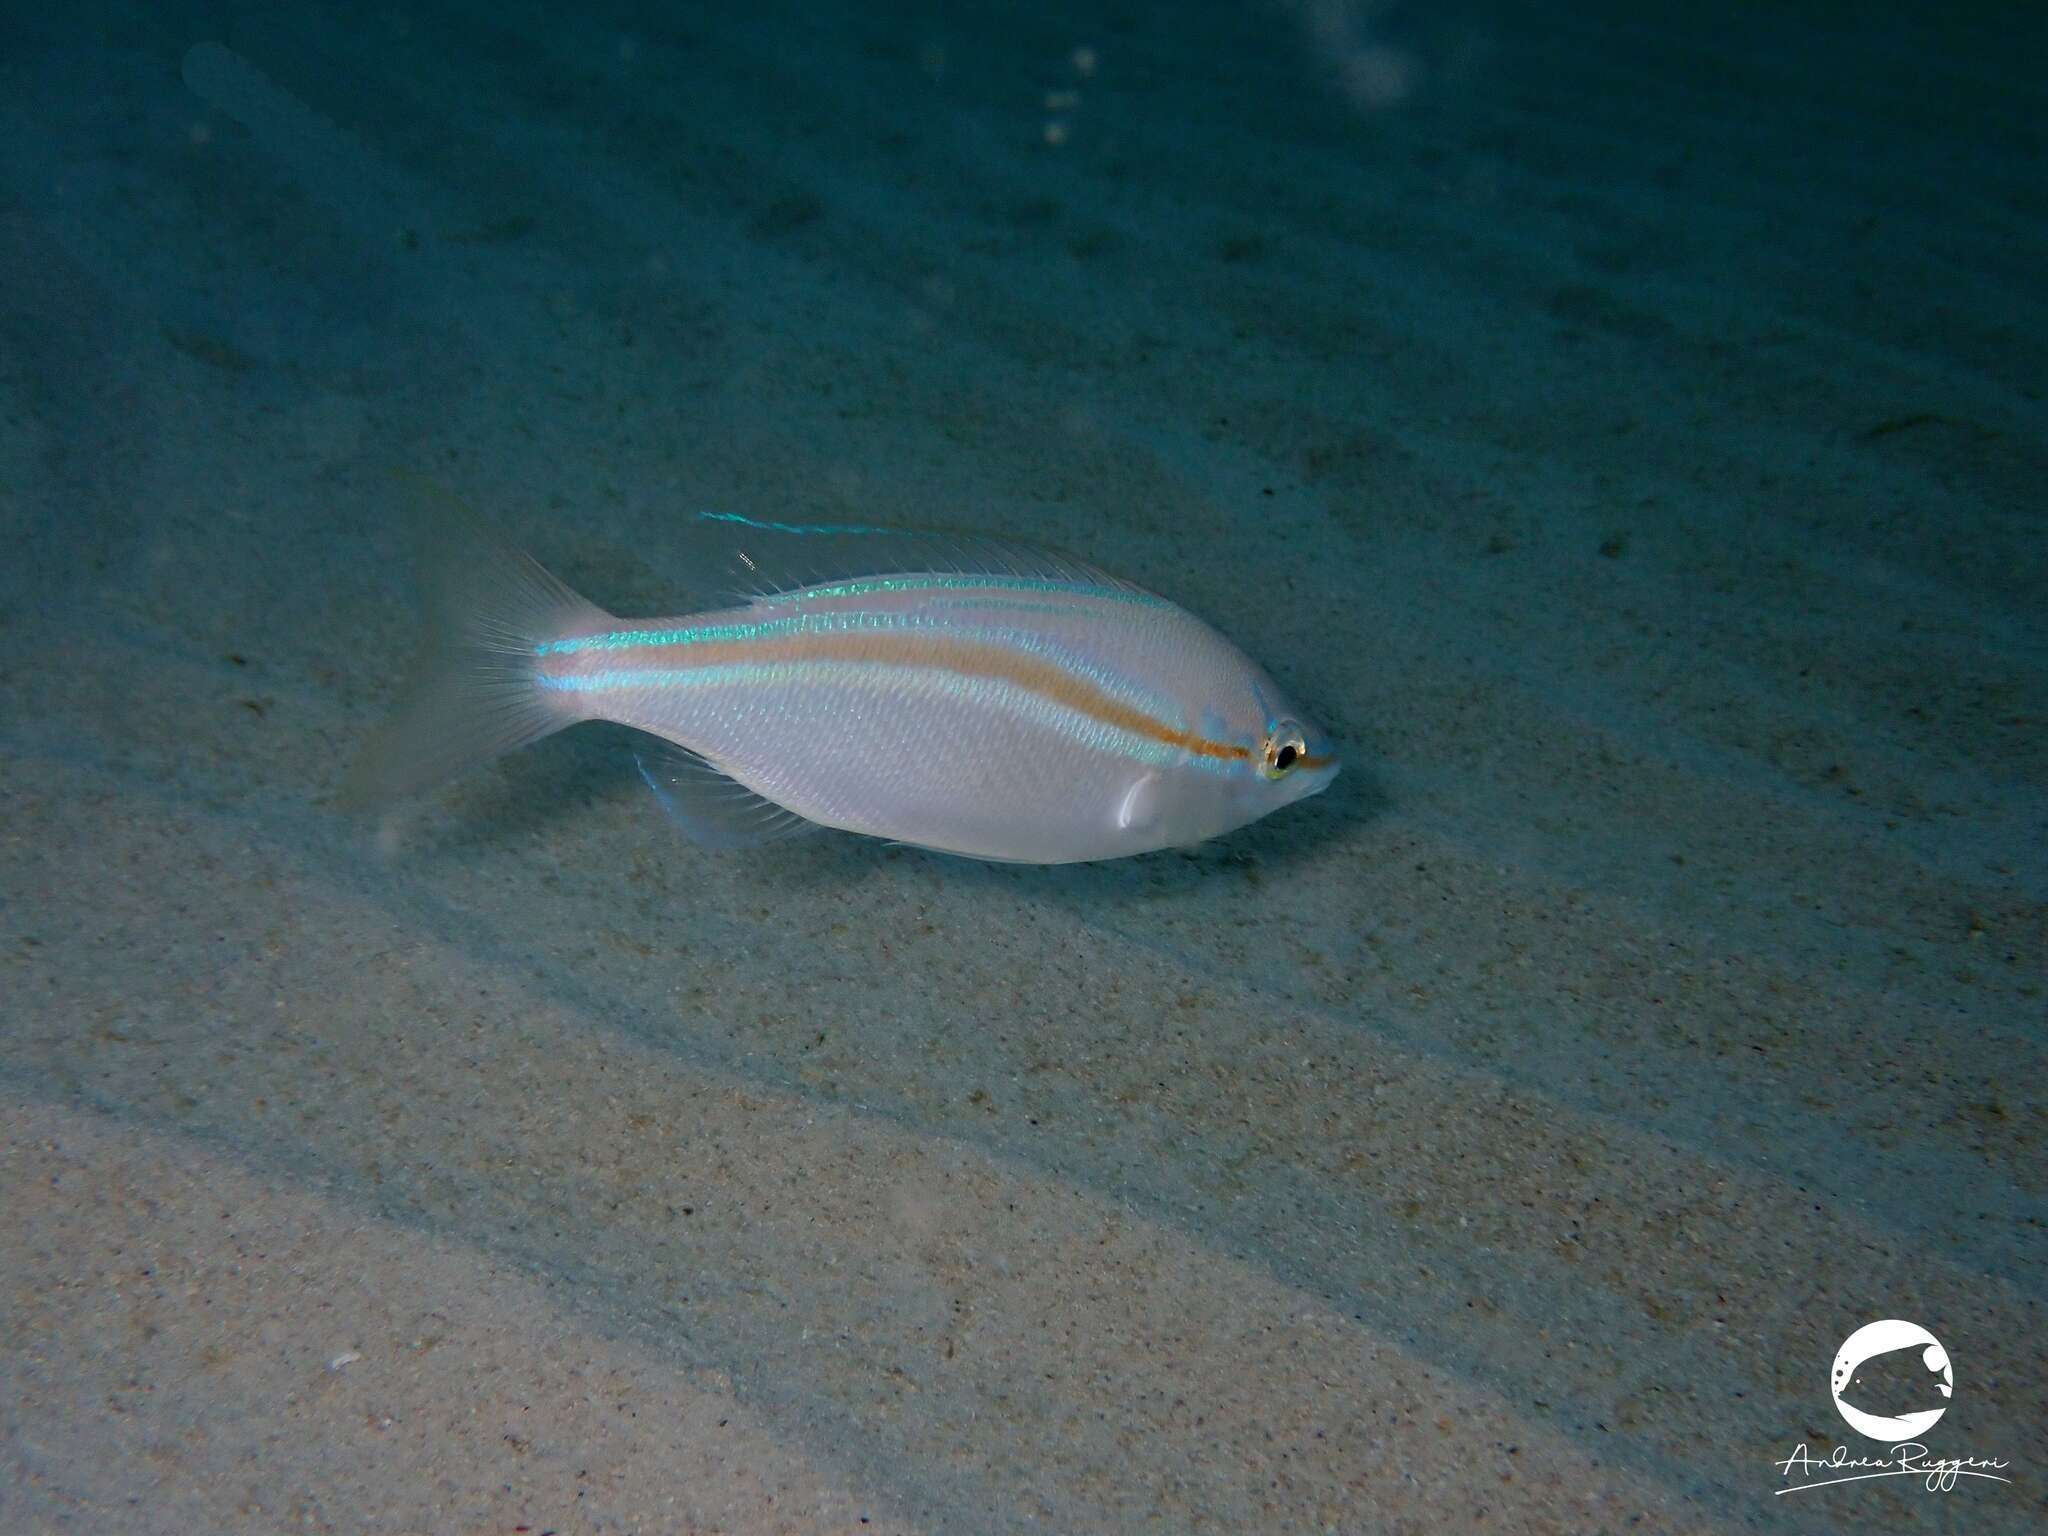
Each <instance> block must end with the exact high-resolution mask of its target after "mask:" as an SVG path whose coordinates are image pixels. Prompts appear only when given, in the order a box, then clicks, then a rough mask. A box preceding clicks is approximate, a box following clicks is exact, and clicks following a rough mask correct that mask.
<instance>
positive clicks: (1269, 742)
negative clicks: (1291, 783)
mask: <svg viewBox="0 0 2048 1536" xmlns="http://www.w3.org/2000/svg"><path fill="white" fill-rule="evenodd" d="M1307 756H1308V738H1307V737H1306V736H1304V735H1303V734H1302V730H1301V727H1300V726H1298V725H1296V724H1295V723H1294V722H1293V721H1291V720H1286V721H1282V722H1281V723H1280V724H1278V725H1276V726H1274V727H1273V728H1272V730H1270V731H1268V732H1267V733H1266V740H1265V744H1264V745H1263V747H1262V748H1261V749H1260V753H1259V758H1260V764H1259V771H1260V772H1261V773H1263V774H1264V775H1265V776H1266V777H1267V778H1269V779H1280V778H1285V777H1286V776H1287V775H1288V774H1289V773H1291V772H1292V771H1293V770H1294V769H1295V768H1297V767H1299V766H1300V764H1301V760H1302V759H1303V758H1305V757H1307Z"/></svg>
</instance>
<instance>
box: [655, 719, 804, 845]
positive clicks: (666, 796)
mask: <svg viewBox="0 0 2048 1536" xmlns="http://www.w3.org/2000/svg"><path fill="white" fill-rule="evenodd" d="M633 763H634V766H635V767H637V768H638V769H639V770H640V777H641V778H643V779H645V780H646V781H647V787H648V788H649V789H651V790H653V791H654V798H655V799H656V800H657V801H658V802H660V805H661V808H662V810H663V811H665V812H667V813H668V819H669V820H670V821H672V822H674V823H675V824H676V825H677V827H679V828H681V829H682V833H683V835H684V836H685V837H687V838H689V839H690V841H691V842H693V843H695V844H697V846H698V847H700V848H716V849H721V850H731V849H740V848H759V847H761V846H762V845H764V844H767V843H774V842H780V841H781V840H782V839H784V838H787V837H795V836H797V835H799V834H800V833H804V832H815V831H816V830H818V824H817V823H816V822H814V821H810V820H808V819H806V818H805V817H802V816H799V815H798V814H797V813H796V812H795V811H792V810H790V809H789V808H788V807H787V806H782V805H777V804H776V803H775V802H774V801H773V800H770V799H768V798H767V797H766V796H765V795H758V794H756V793H755V792H754V791H753V790H751V789H749V788H747V786H746V785H744V784H742V783H740V782H739V780H737V779H735V778H733V777H732V776H731V775H730V774H727V773H724V772H722V771H721V770H720V769H718V768H716V767H714V766H713V765H712V764H711V763H709V762H707V761H706V760H705V759H703V758H702V757H699V756H698V755H697V754H696V753H695V752H692V751H690V750H689V749H688V748H686V747H679V746H676V745H675V744H674V743H672V742H667V741H657V742H655V743H654V744H652V745H650V746H649V747H648V748H647V749H646V750H644V751H641V752H636V753H634V754H633Z"/></svg>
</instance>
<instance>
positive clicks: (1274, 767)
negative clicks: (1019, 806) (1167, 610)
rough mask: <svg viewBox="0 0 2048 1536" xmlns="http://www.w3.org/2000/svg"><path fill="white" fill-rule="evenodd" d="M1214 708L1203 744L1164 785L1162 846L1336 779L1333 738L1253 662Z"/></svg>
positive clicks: (1209, 832)
mask: <svg viewBox="0 0 2048 1536" xmlns="http://www.w3.org/2000/svg"><path fill="white" fill-rule="evenodd" d="M1238 671H1239V673H1240V675H1239V676H1237V677H1234V678H1232V679H1231V686H1229V687H1228V688H1227V690H1224V692H1225V698H1226V702H1224V703H1223V704H1222V705H1221V706H1220V707H1219V706H1217V705H1213V704H1212V705H1210V706H1209V707H1208V708H1206V709H1204V710H1203V712H1202V715H1201V724H1200V727H1199V729H1198V731H1196V732H1195V733H1194V735H1195V736H1196V738H1197V741H1198V743H1199V745H1198V746H1197V747H1196V748H1194V749H1192V750H1191V752H1190V754H1189V756H1188V757H1187V759H1185V760H1184V764H1183V771H1182V772H1181V773H1179V774H1177V775H1171V776H1170V783H1169V784H1168V785H1167V786H1163V792H1164V794H1165V795H1166V797H1167V799H1168V800H1169V802H1170V803H1169V805H1168V806H1167V807H1166V809H1165V813H1164V815H1163V816H1162V818H1161V820H1162V822H1163V823H1164V825H1163V826H1162V828H1161V829H1160V831H1161V832H1162V834H1163V835H1162V836H1161V838H1160V842H1161V843H1162V844H1164V845H1166V846H1186V845H1187V844H1190V843H1198V842H1201V841H1203V840H1204V839H1206V838H1211V837H1217V836H1220V835H1221V834H1223V833H1225V832H1230V831H1234V830H1236V829H1237V828H1239V827H1242V826H1246V825H1248V824H1249V823H1251V822H1254V821H1257V820H1259V819H1260V818H1261V817H1263V816H1270V815H1272V814H1273V812H1275V811H1277V810H1280V809H1281V808H1282V807H1284V806H1289V805H1293V804H1294V803H1295V802H1296V801H1298V800H1306V799H1308V797H1309V796H1311V795H1316V794H1321V793H1322V792H1323V791H1324V790H1325V789H1328V788H1329V787H1330V782H1331V781H1332V780H1333V779H1335V778H1336V777H1337V772H1338V768H1339V764H1338V761H1337V755H1336V752H1335V750H1334V748H1333V746H1332V744H1331V742H1330V739H1329V737H1328V736H1327V735H1325V734H1324V733H1323V732H1322V731H1321V730H1319V729H1318V728H1317V727H1316V726H1315V725H1314V724H1312V723H1311V722H1310V721H1309V719H1308V717H1307V716H1306V715H1304V714H1303V713H1302V712H1301V711H1300V710H1299V709H1297V708H1295V707H1294V705H1293V704H1292V703H1291V702H1289V701H1288V700H1287V698H1286V697H1285V696H1284V695H1283V694H1282V693H1281V692H1280V690H1279V688H1278V687H1276V686H1275V685H1274V683H1273V681H1272V679H1270V678H1268V677H1267V676H1266V675H1265V674H1264V673H1263V672H1261V671H1260V670H1259V669H1258V668H1257V667H1255V666H1253V665H1252V664H1251V663H1250V662H1249V661H1243V662H1241V665H1240V667H1239V669H1238Z"/></svg>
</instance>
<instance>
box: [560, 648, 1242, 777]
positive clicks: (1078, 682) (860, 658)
mask: <svg viewBox="0 0 2048 1536" xmlns="http://www.w3.org/2000/svg"><path fill="white" fill-rule="evenodd" d="M628 658H630V660H629V659H628ZM548 660H550V661H553V660H557V659H556V658H549V659H548ZM559 661H561V662H567V663H569V665H565V666H563V667H562V668H561V670H562V672H563V673H573V672H577V671H583V670H590V671H599V670H605V671H609V670H613V669H620V670H624V669H629V668H632V667H635V666H640V665H659V666H661V667H662V668H664V669H667V670H674V671H686V670H688V669H690V668H692V667H700V666H702V667H715V666H733V665H745V666H753V665H760V664H763V663H770V662H776V661H798V662H803V661H853V662H878V663H881V664H883V665H887V666H928V667H935V668H938V669H940V670H943V671H947V672H958V673H961V674H963V675H965V676H968V677H978V678H982V679H984V680H995V681H1001V682H1006V683H1011V684H1014V685H1015V686H1017V687H1019V688H1022V689H1024V690H1026V691H1027V692H1030V693H1035V694H1037V695H1039V696H1040V697H1041V698H1046V699H1050V700H1052V701H1053V702H1054V703H1057V704H1061V705H1064V706H1065V707H1066V708H1068V709H1071V710H1073V711H1074V712H1075V713H1077V714H1081V715H1085V716H1087V717H1088V718H1089V719H1091V720H1097V721H1100V722H1101V723H1102V724H1104V725H1108V726H1114V727H1115V728H1116V729H1118V730H1121V731H1128V732H1130V733H1131V734H1132V735H1133V736H1142V737H1145V738H1146V739H1147V740H1150V741H1156V742H1160V743H1162V744H1164V745H1166V746H1169V747H1180V748H1182V749H1184V750H1186V751H1188V752H1191V753H1193V754H1194V755H1196V756H1197V757H1213V758H1220V759H1223V760H1225V761H1237V760H1241V759H1245V758H1249V757H1250V756H1251V751H1250V749H1249V748H1246V747H1241V746H1238V745H1236V744H1235V743H1233V742H1227V741H1210V740H1208V739H1206V738H1204V737H1201V736H1193V735H1190V734H1189V733H1188V732H1186V731H1177V730H1175V729H1174V728H1173V727H1172V726H1170V725H1167V724H1165V723H1164V722H1162V721H1159V720H1155V719H1153V718H1152V717H1151V716H1150V715H1148V714H1146V713H1145V712H1144V711H1143V710H1138V709H1133V708H1132V707H1131V706H1130V705H1128V704H1124V703H1121V702H1119V701H1118V700H1116V699H1113V698H1111V697H1110V696H1109V695H1108V694H1106V693H1104V692H1103V691H1102V690H1101V689H1100V688H1098V687H1096V686H1095V684H1093V683H1090V682H1087V681H1085V680H1083V679H1081V678H1078V677H1075V676H1073V675H1072V674H1070V673H1068V672H1065V671H1063V670H1061V669H1060V668H1059V667H1057V666H1055V665H1054V664H1053V663H1051V662H1049V661H1040V660H1039V659H1037V658H1036V657H1032V656H1020V655H1018V654H1017V653H1016V652H1015V651H1009V650H1005V649H1003V648H1002V647H1001V646H994V645H974V644H970V643H968V642H965V641H960V640H946V639H941V638H938V637H936V636H931V635H906V634H891V633H888V632H886V631H880V632H877V631H866V632H863V631H853V632H850V633H844V634H813V635H792V636H789V637H788V638H785V639H774V640H724V641H711V642H707V643H704V644H695V643H684V644H680V645H651V646H648V647H646V648H645V649H637V648H636V649H634V650H631V651H626V652H619V651H612V652H608V653H607V652H601V651H582V652H578V653H575V654H574V655H572V656H568V657H563V658H559ZM543 665H546V662H544V663H543Z"/></svg>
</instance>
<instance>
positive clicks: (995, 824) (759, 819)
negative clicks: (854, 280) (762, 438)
mask: <svg viewBox="0 0 2048 1536" xmlns="http://www.w3.org/2000/svg"><path fill="white" fill-rule="evenodd" d="M705 516H706V517H707V519H709V520H711V521H715V522H719V523H722V524H724V525H726V527H727V529H729V530H730V531H732V532H734V533H735V534H736V535H737V536H738V537H739V538H740V540H741V544H742V553H741V560H742V562H743V564H744V565H745V567H746V568H747V570H748V571H749V572H750V573H751V581H752V585H753V586H754V587H755V590H753V591H752V592H751V593H750V594H749V595H748V596H747V597H746V598H745V599H744V600H743V601H740V602H739V603H737V604H736V605H735V606H730V607H724V608H720V609H716V610H713V611H708V612H702V613H693V614H689V615H686V616H683V617H676V618H655V619H635V620H626V619H620V618H617V617H614V616H613V615H612V614H609V613H606V612H605V611H603V610H602V609H600V608H598V607H596V606H595V605H593V604H591V603H590V602H588V601H586V600H585V599H584V598H582V597H581V596H579V595H578V594H577V593H575V592H573V591H571V590H570V589H569V588H568V587H567V586H565V585H563V584H562V583H561V582H560V581H558V580H556V579H555V578H554V577H553V576H551V575H550V574H549V573H548V572H547V571H545V570H544V569H542V568H541V566H540V565H539V564H537V563H536V562H535V561H533V560H532V559H530V558H529V557H527V556H525V555H522V554H519V553H517V552H515V551H513V550H510V549H508V548H506V547H505V546H503V545H502V544H500V543H499V542H498V541H497V540H496V539H495V538H493V537H492V536H491V535H490V533H489V532H488V531H487V530H485V529H484V528H482V526H481V525H479V524H477V523H476V522H475V520H474V519H473V518H470V517H467V516H466V515H461V516H451V517H450V518H449V519H448V521H449V522H450V523H451V524H452V525H453V531H452V533H451V535H450V537H448V538H447V539H444V540H443V544H442V547H441V548H440V550H439V552H438V558H437V559H436V560H435V561H434V562H433V564H432V566H431V568H430V570H429V572H428V574H429V577H430V578H431V582H430V585H431V590H430V592H429V599H428V600H429V619H430V627H429V640H428V643H427V646H426V648H425V650H424V651H423V653H422V656H421V659H420V661H419V663H418V664H417V666H416V668H415V671H414V674H413V678H412V682H411V685H410V687H409V689H408V691H407V693H406V695H405V697H404V700H403V702H402V703H401V705H400V706H399V709H398V712H397V714H396V716H395V717H394V718H393V720H392V721H391V723H390V725H389V726H388V727H387V728H386V729H385V731H384V733H383V734H382V736H381V737H380V738H379V739H378V740H377V741H376V742H375V743H373V745H372V747H371V749H370V750H369V751H368V752H367V753H366V754H365V756H364V758H363V760H362V762H361V763H359V764H358V765H357V768H356V770H355V772H354V774H353V775H352V776H351V780H350V783H349V786H348V788H347V790H346V791H345V794H346V795H347V796H348V797H349V798H352V799H355V800H357V801H378V800H390V799H393V798H396V797H398V796H402V795H407V794H412V793H415V792H417V791H420V790H423V789H426V788H429V787H431V786H432V785H434V784H437V783H439V782H441V781H442V780H444V779H448V778H452V777H454V776H455V775H456V774H458V773H460V772H462V771H463V770H465V769H467V768H470V767H472V766H474V765H476V764H478V763H481V762H484V761H486V760H487V759H489V758H492V757H495V756H497V755H498V754H499V753H502V752H507V751H510V750H512V749H513V748H515V747H519V746H524V745H525V744H527V743H529V742H532V741H537V740H539V739H540V738H541V737H543V736H546V735H549V734H550V733H552V732H554V731H558V730H561V729H562V728H563V727H565V726H569V725H574V724H576V723H577V722H579V721H584V720H611V721H616V722H618V723H620V724H622V725H627V726H632V727H634V728H635V729H638V730H641V731H645V732H647V733H648V734H649V736H651V737H657V738H659V739H660V743H659V744H657V743H650V744H649V747H650V750H649V752H648V753H646V754H643V755H642V757H641V759H640V766H641V772H642V773H643V775H645V777H646V778H647V780H648V783H649V784H650V785H651V786H652V787H653V788H654V790H655V792H656V794H657V795H658V796H659V797H660V798H661V800H662V802H663V804H664V806H665V807H666V808H667V809H668V810H669V812H670V814H671V815H672V816H673V817H674V818H675V819H676V820H677V821H678V822H679V823H681V824H682V826H683V827H684V829H685V830H686V831H687V832H689V833H690V834H691V835H692V836H693V837H695V838H696V839H697V840H698V841H700V842H704V843H707V844H711V845H714V846H720V845H722V846H744V845H747V844H750V843H755V842H760V841H763V840H765V839H768V838H772V837H776V836H779V835H782V834H783V833H786V832H788V831H792V830H797V829H801V828H803V827H806V826H809V825H812V824H816V825H820V826H827V827H839V828H843V829H844V830H846V831H849V832H861V833H866V834H868V835H870V836H873V837H881V838H887V839H890V840H892V841H895V842H899V843H909V844H913V845H916V846H919V847H924V848H934V849H939V850H942V851H944V852H948V853H956V854H964V855H967V856H969V857H972V858H980V859H1001V860H1010V861H1016V862H1022V863H1032V864H1060V863H1069V862H1074V861H1078V860H1084V859H1110V858H1118V857H1121V856H1123V855H1125V854H1134V853H1144V852H1147V851H1150V850H1153V849H1158V848H1170V847H1178V846H1183V845H1186V844H1191V843H1196V842H1200V841H1201V840H1203V839H1204V838H1209V837H1214V836H1216V835H1218V834H1219V833H1223V832H1228V831H1230V830H1231V829H1232V828H1234V827H1240V826H1243V825H1244V824H1245V823H1247V822H1251V821H1256V820H1257V819H1258V818H1259V817H1261V816H1264V815H1267V814H1268V813H1270V812H1272V811H1276V810H1278V809H1279V808H1280V807H1282V806H1284V805H1289V804H1292V803H1293V802H1294V801H1297V800H1301V799H1304V798H1306V797H1307V796H1309V795H1312V794H1315V793H1316V792H1317V791H1318V790H1321V789H1323V788H1324V787H1325V786H1327V785H1328V784H1329V782H1330V780H1331V779H1332V778H1334V777H1335V775H1336V773H1337V763H1336V759H1335V758H1334V757H1333V756H1332V755H1331V753H1330V749H1329V746H1328V745H1327V743H1326V742H1325V741H1324V740H1323V738H1322V737H1321V736H1320V735H1319V734H1318V733H1317V732H1316V731H1315V730H1314V729H1313V728H1312V727H1310V726H1309V725H1308V724H1307V723H1306V722H1305V721H1304V720H1303V719H1302V717H1301V716H1300V714H1299V713H1298V712H1297V711H1295V710H1293V709H1292V708H1290V707H1289V706H1288V705H1287V704H1286V703H1285V701H1284V700H1282V698H1281V697H1280V692H1279V690H1278V689H1277V688H1276V687H1275V686H1274V684H1273V682H1272V680H1271V679H1269V678H1268V677H1267V676H1266V674H1265V673H1264V672H1262V671H1261V670H1260V669H1259V668H1258V667H1257V666H1256V665H1254V664H1253V663H1252V662H1251V661H1250V660H1249V659H1248V658H1247V657H1246V656H1245V655H1244V654H1243V653H1242V652H1240V651H1239V650H1238V649H1237V648H1236V647H1235V646H1233V645H1232V644H1231V643H1230V642H1229V641H1228V640H1225V639H1224V638H1223V637H1222V636H1221V635H1219V634H1218V633H1217V632H1216V631H1215V630H1213V629H1211V628H1210V627H1209V626H1208V625H1206V624H1204V623H1203V622H1202V621H1201V620H1199V619H1197V618H1195V617H1194V616H1193V615H1192V614H1190V613H1188V612H1186V611H1185V610H1183V609H1181V608H1179V607H1176V606H1175V605H1174V604H1172V603H1170V602H1168V601H1167V600H1166V599H1164V598H1161V597H1155V596H1154V595H1153V594H1151V593H1149V592H1146V591H1143V590H1141V589H1140V588H1138V587H1135V586H1132V585H1130V584H1129V583H1128V582H1123V581H1119V580H1117V579H1115V578H1114V577H1111V576H1107V575H1105V574H1103V573H1102V572H1100V571H1098V570H1095V569H1093V568H1092V567H1090V566H1086V565H1083V564H1081V563H1079V562H1077V561H1074V560H1070V559H1067V558H1065V557H1063V556H1057V555H1049V554H1043V553H1039V552H1036V551H1028V550H1024V549H1021V548H1019V547H1016V546H1011V545H1007V544H1000V543H997V542H995V541H991V540H984V539H975V538H968V539H964V540H960V541H955V542H941V541H938V540H935V539H933V538H932V537H931V536H928V535H918V534H910V533H905V532H902V531H898V530H891V529H864V528H843V527H811V526H792V525H787V524H771V523H759V522H755V521H753V520H751V519H747V518H740V517H732V516H727V515H721V514H705ZM778 549H779V552H780V553H781V554H782V555H784V556H788V557H789V558H790V559H791V560H793V561H798V562H801V568H802V569H803V570H804V571H805V572H806V575H805V576H804V577H803V578H802V579H801V580H796V579H793V578H792V579H789V580H786V581H779V580H778V579H777V577H776V576H775V574H774V572H773V570H772V567H773V566H774V565H776V564H779V563H781V562H780V561H779V560H778V559H777V554H778Z"/></svg>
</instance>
